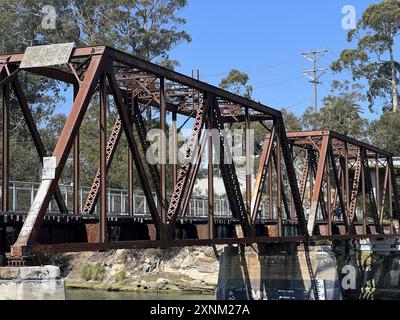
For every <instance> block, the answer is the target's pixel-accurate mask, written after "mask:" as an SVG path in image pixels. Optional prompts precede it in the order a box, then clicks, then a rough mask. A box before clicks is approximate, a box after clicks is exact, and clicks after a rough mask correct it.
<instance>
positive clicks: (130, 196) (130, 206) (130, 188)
mask: <svg viewBox="0 0 400 320" xmlns="http://www.w3.org/2000/svg"><path fill="white" fill-rule="evenodd" d="M131 99H132V100H131V106H130V111H131V113H130V116H131V117H130V120H131V127H132V123H133V118H134V117H135V112H136V111H135V108H134V105H135V99H136V97H135V95H134V93H132V98H131ZM126 103H127V105H128V101H126ZM133 192H134V190H133V157H132V152H131V149H130V148H129V146H128V214H129V215H130V216H133V215H135V212H134V208H135V206H134V204H133V201H135V200H134V199H135V198H134V196H133Z"/></svg>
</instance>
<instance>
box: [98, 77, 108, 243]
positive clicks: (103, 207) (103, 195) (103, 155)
mask: <svg viewBox="0 0 400 320" xmlns="http://www.w3.org/2000/svg"><path fill="white" fill-rule="evenodd" d="M99 90H100V116H99V132H100V154H99V156H100V216H99V220H100V243H105V242H107V241H108V233H107V93H106V76H105V74H102V75H101V78H100V89H99Z"/></svg>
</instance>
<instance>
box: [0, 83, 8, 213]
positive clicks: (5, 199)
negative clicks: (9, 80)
mask: <svg viewBox="0 0 400 320" xmlns="http://www.w3.org/2000/svg"><path fill="white" fill-rule="evenodd" d="M9 126H10V87H9V85H8V84H5V85H4V86H3V135H2V138H3V154H2V156H3V159H2V160H3V175H2V177H3V181H2V183H3V184H2V205H1V209H2V211H3V212H7V211H8V206H9V191H8V189H9V184H10V163H9V160H10V137H9V135H10V127H9Z"/></svg>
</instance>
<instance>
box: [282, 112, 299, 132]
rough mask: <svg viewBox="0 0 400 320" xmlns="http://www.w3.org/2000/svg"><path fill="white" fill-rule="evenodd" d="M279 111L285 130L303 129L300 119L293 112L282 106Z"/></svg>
mask: <svg viewBox="0 0 400 320" xmlns="http://www.w3.org/2000/svg"><path fill="white" fill-rule="evenodd" d="M281 112H282V117H283V122H284V124H285V129H286V131H288V132H296V131H301V130H302V129H303V125H302V123H301V119H299V118H298V117H297V116H296V115H295V114H294V113H293V112H291V111H288V110H286V109H285V108H282V109H281Z"/></svg>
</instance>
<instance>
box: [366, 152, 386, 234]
mask: <svg viewBox="0 0 400 320" xmlns="http://www.w3.org/2000/svg"><path fill="white" fill-rule="evenodd" d="M361 148H362V147H361ZM361 159H362V160H361V161H362V166H363V174H364V176H365V189H366V192H367V195H368V198H369V206H370V213H371V214H372V217H373V219H374V225H375V228H376V230H377V232H378V233H380V234H382V233H383V228H382V225H381V223H380V220H379V213H378V207H377V205H376V199H375V192H374V189H373V186H372V177H371V172H370V169H369V163H368V156H367V152H366V150H365V149H364V148H362V150H361Z"/></svg>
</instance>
